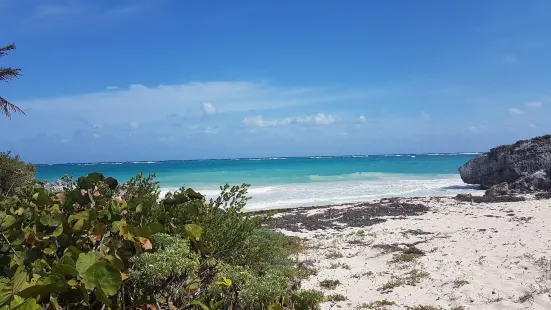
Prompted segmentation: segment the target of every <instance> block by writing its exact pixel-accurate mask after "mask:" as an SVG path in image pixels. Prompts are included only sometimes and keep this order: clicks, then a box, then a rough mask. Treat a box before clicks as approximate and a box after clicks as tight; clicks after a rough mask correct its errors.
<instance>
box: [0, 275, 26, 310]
mask: <svg viewBox="0 0 551 310" xmlns="http://www.w3.org/2000/svg"><path fill="white" fill-rule="evenodd" d="M26 285H27V274H26V273H25V272H23V271H18V272H17V273H16V274H15V275H14V277H13V278H12V279H10V280H9V281H8V282H7V283H6V284H5V285H3V287H2V289H1V290H0V306H3V305H6V304H8V303H9V301H10V300H11V298H12V297H13V296H14V295H15V294H17V293H19V292H20V291H21V290H23V289H24V288H25V286H26Z"/></svg>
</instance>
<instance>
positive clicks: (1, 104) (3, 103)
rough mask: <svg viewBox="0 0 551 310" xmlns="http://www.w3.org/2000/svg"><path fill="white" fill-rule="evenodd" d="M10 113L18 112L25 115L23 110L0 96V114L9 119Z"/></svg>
mask: <svg viewBox="0 0 551 310" xmlns="http://www.w3.org/2000/svg"><path fill="white" fill-rule="evenodd" d="M12 113H20V114H23V115H25V112H24V111H23V110H21V109H20V108H19V107H18V106H16V105H15V104H13V103H10V102H9V101H8V100H6V99H4V98H2V97H0V114H4V115H5V116H7V117H8V118H9V119H11V114H12Z"/></svg>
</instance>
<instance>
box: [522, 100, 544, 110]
mask: <svg viewBox="0 0 551 310" xmlns="http://www.w3.org/2000/svg"><path fill="white" fill-rule="evenodd" d="M525 105H526V107H527V108H531V109H539V108H541V107H542V106H543V102H541V101H532V102H527V103H526V104H525Z"/></svg>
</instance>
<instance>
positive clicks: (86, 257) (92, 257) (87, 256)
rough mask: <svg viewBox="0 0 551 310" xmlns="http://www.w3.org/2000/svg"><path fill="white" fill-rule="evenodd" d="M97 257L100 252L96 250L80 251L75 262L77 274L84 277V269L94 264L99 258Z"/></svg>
mask: <svg viewBox="0 0 551 310" xmlns="http://www.w3.org/2000/svg"><path fill="white" fill-rule="evenodd" d="M99 258H100V254H99V253H98V252H88V253H80V255H79V256H78V259H77V263H76V269H77V271H78V274H79V275H80V276H81V277H83V278H84V274H85V273H86V270H88V268H90V266H92V265H93V264H95V263H96V262H97V261H98V260H99Z"/></svg>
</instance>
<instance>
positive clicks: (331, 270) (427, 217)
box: [282, 197, 551, 310]
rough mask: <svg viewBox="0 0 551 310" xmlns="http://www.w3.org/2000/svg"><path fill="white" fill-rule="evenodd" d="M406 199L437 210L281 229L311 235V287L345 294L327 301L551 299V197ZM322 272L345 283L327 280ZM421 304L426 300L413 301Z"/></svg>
mask: <svg viewBox="0 0 551 310" xmlns="http://www.w3.org/2000/svg"><path fill="white" fill-rule="evenodd" d="M400 202H407V203H410V204H411V203H414V204H423V205H425V206H427V207H429V210H428V212H425V213H423V214H419V215H412V216H395V215H393V216H386V217H381V218H382V219H386V221H384V222H382V223H377V224H374V225H371V226H368V227H351V228H350V227H346V223H336V222H339V218H342V215H340V216H337V217H335V218H334V219H329V221H332V222H333V224H336V226H333V227H332V228H327V229H318V230H313V231H306V230H302V231H289V230H282V231H283V232H285V233H286V234H289V235H294V236H298V237H301V238H305V239H306V240H308V241H307V244H308V248H307V250H305V252H304V253H303V254H302V255H301V257H300V260H301V261H303V262H304V263H303V264H304V265H307V266H310V268H312V269H314V270H316V271H317V275H315V276H312V277H310V278H309V279H308V280H306V281H304V282H303V283H302V287H303V288H305V289H310V288H311V289H321V290H322V291H324V292H325V294H326V297H327V296H328V295H335V294H341V295H342V296H344V297H345V298H346V300H344V301H334V302H325V303H324V304H323V306H322V309H408V307H409V308H411V309H457V310H458V309H551V297H550V296H551V295H550V294H551V225H550V219H551V200H536V199H534V198H533V197H527V200H526V201H521V202H503V203H472V202H459V201H457V200H455V199H453V198H415V199H406V198H404V199H401V200H399V201H398V203H400ZM355 208H357V207H354V206H352V205H350V206H339V207H328V208H325V209H312V210H307V211H305V214H306V215H307V216H314V215H316V214H318V215H319V214H320V213H324V212H327V211H329V210H333V211H335V210H336V209H341V210H347V211H349V210H354V209H355ZM360 208H361V207H360ZM338 226H343V227H344V228H342V229H338ZM341 256H342V257H341ZM323 280H338V282H339V284H338V285H336V287H335V288H334V289H322V288H321V286H320V282H321V281H323ZM326 284H331V283H329V282H328V283H326ZM333 284H334V283H333ZM329 286H330V285H329ZM342 296H332V298H333V299H339V297H340V298H341V299H342ZM385 304H388V305H385ZM420 305H422V306H426V307H425V308H414V307H415V306H420ZM429 306H432V307H434V308H430V307H429Z"/></svg>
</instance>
